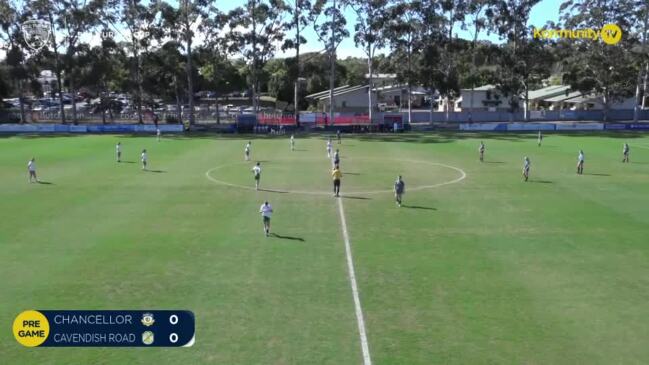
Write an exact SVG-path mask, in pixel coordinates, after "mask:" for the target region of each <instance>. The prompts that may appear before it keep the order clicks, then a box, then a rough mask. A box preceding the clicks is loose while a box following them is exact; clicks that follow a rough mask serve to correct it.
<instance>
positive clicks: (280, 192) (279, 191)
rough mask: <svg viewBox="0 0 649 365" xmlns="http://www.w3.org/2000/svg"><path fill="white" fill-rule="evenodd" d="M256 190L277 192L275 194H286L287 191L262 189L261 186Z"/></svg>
mask: <svg viewBox="0 0 649 365" xmlns="http://www.w3.org/2000/svg"><path fill="white" fill-rule="evenodd" d="M257 191H265V192H267V193H277V194H288V191H282V190H273V189H262V188H259V189H258V190H257Z"/></svg>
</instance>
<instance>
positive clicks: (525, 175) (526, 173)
mask: <svg viewBox="0 0 649 365" xmlns="http://www.w3.org/2000/svg"><path fill="white" fill-rule="evenodd" d="M530 164H531V163H530V159H529V158H527V156H525V159H523V178H524V179H525V181H527V179H529V177H530Z"/></svg>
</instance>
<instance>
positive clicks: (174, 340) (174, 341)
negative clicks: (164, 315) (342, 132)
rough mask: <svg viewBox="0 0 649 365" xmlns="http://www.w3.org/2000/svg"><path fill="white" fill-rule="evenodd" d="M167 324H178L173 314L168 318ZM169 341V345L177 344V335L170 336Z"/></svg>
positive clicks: (176, 317)
mask: <svg viewBox="0 0 649 365" xmlns="http://www.w3.org/2000/svg"><path fill="white" fill-rule="evenodd" d="M169 323H171V324H172V325H176V324H177V323H178V316H177V315H175V314H172V315H171V316H169ZM169 341H171V343H176V342H178V335H177V334H176V333H172V334H170V335H169Z"/></svg>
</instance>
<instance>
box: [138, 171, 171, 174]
mask: <svg viewBox="0 0 649 365" xmlns="http://www.w3.org/2000/svg"><path fill="white" fill-rule="evenodd" d="M144 171H148V172H155V173H156V174H162V173H166V172H167V171H165V170H144Z"/></svg>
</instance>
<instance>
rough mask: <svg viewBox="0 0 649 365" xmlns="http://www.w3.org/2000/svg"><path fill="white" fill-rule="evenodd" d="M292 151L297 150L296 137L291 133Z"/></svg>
mask: <svg viewBox="0 0 649 365" xmlns="http://www.w3.org/2000/svg"><path fill="white" fill-rule="evenodd" d="M291 151H295V137H293V135H292V134H291Z"/></svg>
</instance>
